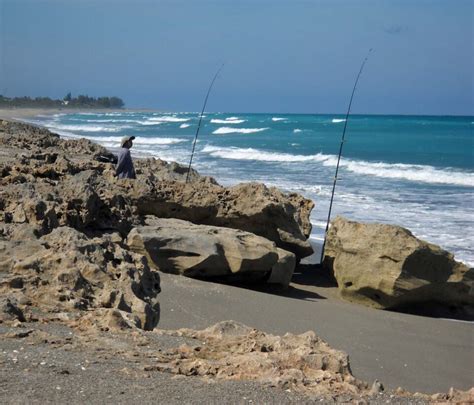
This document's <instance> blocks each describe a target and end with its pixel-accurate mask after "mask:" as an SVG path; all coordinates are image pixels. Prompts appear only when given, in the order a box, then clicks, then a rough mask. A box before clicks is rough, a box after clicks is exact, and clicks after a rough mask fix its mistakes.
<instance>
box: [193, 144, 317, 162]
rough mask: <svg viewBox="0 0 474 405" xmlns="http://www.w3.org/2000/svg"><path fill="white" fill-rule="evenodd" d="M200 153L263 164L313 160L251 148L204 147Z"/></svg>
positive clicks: (312, 158)
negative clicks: (258, 161)
mask: <svg viewBox="0 0 474 405" xmlns="http://www.w3.org/2000/svg"><path fill="white" fill-rule="evenodd" d="M202 151H203V152H204V153H209V154H210V155H211V156H214V157H220V158H222V159H234V160H260V161H264V162H308V161H311V160H314V156H304V155H291V154H288V153H275V152H265V151H262V150H258V149H253V148H236V147H230V148H219V147H215V146H205V147H204V148H203V150H202Z"/></svg>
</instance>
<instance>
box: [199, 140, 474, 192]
mask: <svg viewBox="0 0 474 405" xmlns="http://www.w3.org/2000/svg"><path fill="white" fill-rule="evenodd" d="M203 152H204V153H208V154H210V155H211V156H214V157H219V158H222V159H234V160H257V161H263V162H285V163H291V162H317V163H321V164H322V165H323V166H330V167H335V166H336V165H337V156H336V155H325V154H323V153H317V154H316V155H292V154H289V153H278V152H268V151H262V150H257V149H253V148H236V147H230V148H219V147H215V146H206V147H204V149H203ZM340 166H341V167H343V168H344V169H346V170H348V171H350V172H353V173H356V174H362V175H368V176H375V177H383V178H389V179H396V180H409V181H417V182H423V183H431V184H450V185H456V186H466V187H474V173H470V172H463V171H459V170H450V169H445V170H443V169H437V168H435V167H433V166H425V165H409V164H403V163H395V164H389V163H382V162H366V161H363V160H351V159H342V160H341V163H340Z"/></svg>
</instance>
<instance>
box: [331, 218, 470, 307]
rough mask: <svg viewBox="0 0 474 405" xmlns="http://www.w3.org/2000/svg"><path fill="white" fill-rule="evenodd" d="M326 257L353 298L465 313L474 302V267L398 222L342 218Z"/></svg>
mask: <svg viewBox="0 0 474 405" xmlns="http://www.w3.org/2000/svg"><path fill="white" fill-rule="evenodd" d="M324 261H325V265H326V266H327V267H329V268H330V269H331V271H332V272H333V274H334V276H335V278H336V280H337V283H338V286H339V290H340V293H341V296H342V297H343V298H345V299H347V300H349V301H354V302H358V303H361V304H364V305H368V306H372V307H375V308H387V309H399V308H405V307H409V306H411V305H414V304H423V303H425V304H427V305H432V304H433V303H439V304H443V305H445V306H447V307H458V308H459V309H460V310H463V311H467V312H472V308H473V307H474V269H470V268H468V267H467V266H466V265H464V264H462V263H460V262H457V261H455V260H454V257H453V255H452V254H450V253H449V252H447V251H445V250H443V249H441V248H440V247H439V246H436V245H433V244H431V243H427V242H425V241H422V240H420V239H418V238H416V237H415V236H413V234H412V233H411V232H410V231H409V230H407V229H405V228H402V227H399V226H394V225H385V224H363V223H358V222H354V221H349V220H347V219H345V218H342V217H338V218H336V219H335V220H334V221H333V222H332V225H331V227H330V229H329V232H328V237H327V242H326V250H325V258H324Z"/></svg>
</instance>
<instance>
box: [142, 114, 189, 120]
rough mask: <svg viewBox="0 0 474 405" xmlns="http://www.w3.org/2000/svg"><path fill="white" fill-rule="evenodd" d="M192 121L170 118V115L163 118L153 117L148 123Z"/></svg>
mask: <svg viewBox="0 0 474 405" xmlns="http://www.w3.org/2000/svg"><path fill="white" fill-rule="evenodd" d="M190 119H191V118H178V117H173V116H169V115H163V116H159V117H151V118H149V119H148V120H147V122H153V121H156V122H187V121H189V120H190Z"/></svg>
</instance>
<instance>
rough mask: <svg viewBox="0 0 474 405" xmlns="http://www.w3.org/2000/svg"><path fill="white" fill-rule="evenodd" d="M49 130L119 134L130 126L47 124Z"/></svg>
mask: <svg viewBox="0 0 474 405" xmlns="http://www.w3.org/2000/svg"><path fill="white" fill-rule="evenodd" d="M46 126H47V127H48V128H51V129H52V130H53V131H54V130H55V129H57V130H60V131H80V132H119V131H121V130H122V129H127V128H130V126H128V125H119V126H101V125H57V124H46Z"/></svg>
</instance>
